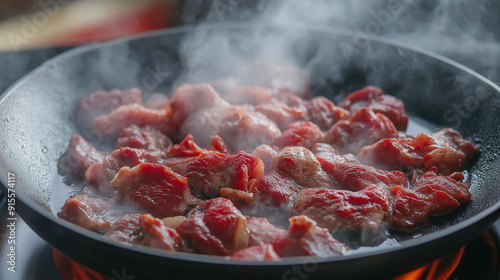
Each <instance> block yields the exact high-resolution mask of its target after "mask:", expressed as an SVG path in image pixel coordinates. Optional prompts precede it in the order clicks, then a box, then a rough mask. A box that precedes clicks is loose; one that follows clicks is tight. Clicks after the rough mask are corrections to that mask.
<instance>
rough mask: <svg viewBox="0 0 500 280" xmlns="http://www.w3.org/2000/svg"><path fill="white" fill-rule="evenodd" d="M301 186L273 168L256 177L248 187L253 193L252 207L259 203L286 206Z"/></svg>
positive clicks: (257, 205)
mask: <svg viewBox="0 0 500 280" xmlns="http://www.w3.org/2000/svg"><path fill="white" fill-rule="evenodd" d="M300 189H301V186H299V185H298V184H297V183H296V182H295V181H294V180H293V179H291V178H289V177H288V176H286V175H285V174H283V173H281V172H280V171H278V170H273V171H271V172H269V173H268V174H266V175H265V176H262V177H260V178H259V179H257V180H256V181H255V182H254V183H253V184H252V185H251V187H250V192H251V193H253V194H254V203H255V204H254V205H253V206H254V207H260V206H261V205H260V204H264V205H270V206H274V207H285V208H288V207H289V206H290V205H291V203H292V202H293V200H294V199H295V197H296V196H297V194H298V192H299V190H300Z"/></svg>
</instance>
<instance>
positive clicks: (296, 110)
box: [255, 98, 307, 130]
mask: <svg viewBox="0 0 500 280" xmlns="http://www.w3.org/2000/svg"><path fill="white" fill-rule="evenodd" d="M255 111H257V112H260V113H262V114H264V115H265V116H266V117H268V118H269V119H270V120H271V121H273V122H275V123H276V124H277V125H278V127H279V128H280V129H282V130H284V129H285V128H286V127H287V126H288V125H289V124H291V123H293V122H295V121H302V120H305V119H306V116H307V111H306V109H305V108H300V107H290V106H288V105H286V104H285V103H283V102H281V101H279V100H278V99H275V98H273V99H271V101H269V102H266V103H262V104H259V105H257V106H255Z"/></svg>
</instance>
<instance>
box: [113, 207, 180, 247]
mask: <svg viewBox="0 0 500 280" xmlns="http://www.w3.org/2000/svg"><path fill="white" fill-rule="evenodd" d="M104 236H105V237H106V238H108V239H111V240H114V241H118V242H123V243H129V244H140V245H143V246H147V247H151V248H157V249H162V250H167V251H180V249H181V248H182V241H181V237H180V236H179V234H178V233H177V231H175V229H172V228H169V227H167V226H165V225H164V224H163V222H162V221H161V220H160V219H156V218H154V217H153V216H151V215H149V214H145V215H139V214H129V215H125V216H122V217H121V218H120V219H118V220H117V221H116V222H115V223H114V224H113V226H112V227H111V229H110V230H109V231H108V232H107V233H106V234H105V235H104Z"/></svg>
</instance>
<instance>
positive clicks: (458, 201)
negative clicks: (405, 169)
mask: <svg viewBox="0 0 500 280" xmlns="http://www.w3.org/2000/svg"><path fill="white" fill-rule="evenodd" d="M461 179H463V175H462V174H461V173H453V174H451V175H449V176H439V175H437V169H436V168H431V169H429V170H428V171H427V172H425V173H424V174H422V175H421V176H420V177H419V178H418V180H417V182H416V183H415V184H414V186H413V188H412V189H407V188H403V187H401V186H394V187H392V188H391V193H392V195H393V196H394V199H393V204H392V216H391V218H390V219H389V225H390V226H391V227H392V228H394V229H403V230H404V229H410V228H415V227H419V226H423V225H425V224H427V223H428V221H429V219H430V218H431V217H433V216H441V215H444V214H447V213H449V212H451V211H453V210H454V209H456V208H457V207H459V206H460V205H462V204H464V203H466V202H468V201H469V200H470V198H471V194H470V192H469V189H468V186H467V185H466V184H464V183H460V182H458V181H457V180H461Z"/></svg>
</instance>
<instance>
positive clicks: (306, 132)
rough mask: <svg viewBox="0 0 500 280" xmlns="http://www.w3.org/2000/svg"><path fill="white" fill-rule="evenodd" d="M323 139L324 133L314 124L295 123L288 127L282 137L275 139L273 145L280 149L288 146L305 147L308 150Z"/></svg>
mask: <svg viewBox="0 0 500 280" xmlns="http://www.w3.org/2000/svg"><path fill="white" fill-rule="evenodd" d="M322 139H323V133H322V132H321V130H320V129H319V127H318V126H317V125H315V124H313V123H312V122H306V121H302V122H294V123H291V124H290V125H288V127H287V128H286V130H285V131H283V132H282V133H281V135H280V136H278V137H276V138H274V141H273V143H272V144H273V145H276V146H278V147H280V148H283V147H286V146H304V147H306V148H308V149H310V148H312V146H313V145H314V144H316V143H317V142H320V141H321V140H322Z"/></svg>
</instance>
